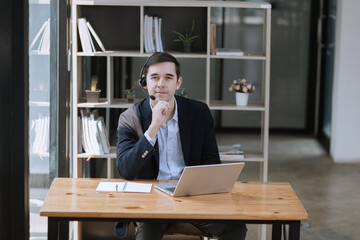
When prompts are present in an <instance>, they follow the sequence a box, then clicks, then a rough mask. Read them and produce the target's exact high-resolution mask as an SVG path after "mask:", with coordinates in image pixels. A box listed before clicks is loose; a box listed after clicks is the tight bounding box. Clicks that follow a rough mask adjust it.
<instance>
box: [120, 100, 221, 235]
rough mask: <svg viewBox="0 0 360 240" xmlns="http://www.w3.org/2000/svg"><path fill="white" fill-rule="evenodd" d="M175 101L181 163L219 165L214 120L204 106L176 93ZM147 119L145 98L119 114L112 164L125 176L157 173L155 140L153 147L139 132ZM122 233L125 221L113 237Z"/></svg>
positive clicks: (147, 176) (151, 176) (149, 114)
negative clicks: (181, 152) (114, 157)
mask: <svg viewBox="0 0 360 240" xmlns="http://www.w3.org/2000/svg"><path fill="white" fill-rule="evenodd" d="M176 102H177V106H178V119H179V131H180V140H181V146H182V151H183V155H184V161H185V165H186V166H193V165H205V164H219V163H220V157H219V151H218V147H217V143H216V138H215V131H214V122H213V118H212V115H211V112H210V109H209V108H208V106H207V105H206V104H205V103H202V102H199V101H196V100H192V99H188V98H183V97H179V96H176ZM151 119H152V111H151V108H150V104H149V98H146V99H144V100H142V101H141V102H139V103H136V104H135V105H134V106H133V107H132V108H129V109H127V110H126V111H125V112H123V113H122V114H121V115H120V117H119V124H118V129H117V131H118V142H117V151H116V165H117V168H118V171H119V174H120V175H121V176H123V177H124V178H125V179H128V180H131V179H156V177H157V175H158V172H159V152H158V149H157V147H158V144H157V142H156V144H155V146H154V147H153V146H152V145H151V144H150V143H149V142H148V140H147V139H146V137H145V136H144V135H143V134H144V132H145V131H146V130H147V129H148V128H149V126H150V124H151ZM139 128H141V129H139ZM124 234H125V235H124ZM126 234H127V224H124V223H117V225H116V228H115V236H117V237H125V236H126Z"/></svg>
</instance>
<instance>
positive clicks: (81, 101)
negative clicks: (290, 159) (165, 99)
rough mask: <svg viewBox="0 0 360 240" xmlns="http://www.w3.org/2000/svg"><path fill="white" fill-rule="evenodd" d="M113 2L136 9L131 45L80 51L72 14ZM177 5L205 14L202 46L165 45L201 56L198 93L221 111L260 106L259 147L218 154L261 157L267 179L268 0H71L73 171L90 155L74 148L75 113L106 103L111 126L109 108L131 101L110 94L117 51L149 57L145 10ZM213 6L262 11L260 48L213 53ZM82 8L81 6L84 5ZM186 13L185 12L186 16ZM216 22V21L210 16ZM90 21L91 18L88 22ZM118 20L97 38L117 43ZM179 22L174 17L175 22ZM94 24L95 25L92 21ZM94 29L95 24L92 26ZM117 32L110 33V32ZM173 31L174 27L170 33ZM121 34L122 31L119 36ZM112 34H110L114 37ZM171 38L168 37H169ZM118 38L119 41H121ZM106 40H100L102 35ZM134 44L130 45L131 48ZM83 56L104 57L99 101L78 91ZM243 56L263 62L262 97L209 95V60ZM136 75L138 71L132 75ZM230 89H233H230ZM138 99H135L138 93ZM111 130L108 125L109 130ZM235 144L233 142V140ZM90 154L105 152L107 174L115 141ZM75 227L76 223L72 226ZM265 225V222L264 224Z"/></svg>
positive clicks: (262, 172) (178, 54)
mask: <svg viewBox="0 0 360 240" xmlns="http://www.w3.org/2000/svg"><path fill="white" fill-rule="evenodd" d="M105 7H112V8H111V9H113V10H114V11H119V14H118V15H121V14H122V13H124V12H122V11H126V10H123V9H129V8H131V9H132V10H133V11H134V12H135V13H136V14H135V16H130V17H131V18H132V19H129V21H127V23H125V24H127V25H128V24H129V23H130V22H131V27H132V29H135V35H136V36H137V37H136V38H133V39H131V38H130V37H129V39H127V38H125V40H124V39H121V40H124V41H125V43H124V46H125V45H127V44H128V45H129V44H133V43H136V46H135V47H132V48H127V47H123V46H122V45H121V44H119V45H116V46H115V47H114V48H113V49H111V48H108V47H107V46H106V44H104V45H105V48H106V52H96V53H84V52H83V51H82V50H81V44H80V43H79V42H78V41H79V40H78V29H77V21H76V19H78V18H81V17H90V16H88V15H86V13H84V12H86V11H87V12H89V11H88V9H91V11H90V12H92V13H94V12H95V13H96V11H97V9H98V8H99V9H101V8H105ZM164 7H166V8H168V9H169V8H179V9H180V11H181V9H183V8H190V9H200V10H201V11H203V12H205V13H206V14H205V15H206V17H205V18H206V19H202V22H203V25H202V28H203V29H205V30H204V31H205V32H206V34H205V35H206V36H203V40H202V43H203V44H202V45H203V47H202V48H201V49H200V50H197V51H194V52H192V53H183V52H182V51H180V50H178V49H166V48H164V51H166V52H169V53H170V54H172V55H174V56H175V57H176V58H178V59H195V60H196V59H199V60H201V61H204V62H205V69H204V70H202V71H204V73H203V74H204V75H205V82H204V84H205V98H204V99H198V100H200V101H203V102H205V103H206V104H208V106H209V108H210V109H211V110H215V111H218V110H221V111H248V112H258V113H260V114H259V116H260V118H261V119H260V121H261V135H260V142H261V146H260V149H259V151H254V150H247V149H246V148H245V149H244V153H245V158H244V159H236V158H233V159H228V158H227V159H226V160H224V159H222V160H223V161H224V162H226V161H244V162H258V163H260V176H259V178H260V180H261V181H267V179H268V144H269V94H270V91H269V86H270V31H271V30H270V29H271V26H270V23H271V21H270V19H271V5H270V4H269V3H265V2H239V1H191V0H190V1H188V0H185V1H165V0H162V1H159V0H155V1H152V0H143V1H138V0H94V1H86V0H75V1H72V34H71V35H72V78H73V85H72V90H73V91H72V92H73V96H72V97H73V102H72V114H73V120H72V123H73V126H72V132H73V136H72V140H73V141H72V142H73V146H72V156H73V177H75V178H77V177H82V176H83V173H82V162H83V161H82V159H87V158H89V157H90V156H91V155H90V154H87V153H82V152H81V153H78V139H79V137H78V135H77V133H78V126H77V123H78V121H77V118H78V116H79V110H80V109H83V108H95V109H105V111H106V116H105V119H106V126H107V127H109V118H110V110H111V109H126V108H129V107H130V106H131V104H130V103H127V102H126V100H125V99H118V98H114V97H113V86H114V69H113V62H114V58H116V57H130V58H147V57H149V56H151V55H152V53H146V52H145V47H144V37H143V33H144V26H143V25H144V24H143V23H144V15H145V14H146V13H147V12H148V11H150V12H151V10H154V9H156V10H157V11H160V12H161V10H159V9H160V8H164ZM215 8H237V9H251V10H254V9H255V10H258V11H263V16H264V17H263V24H262V29H263V34H262V38H263V39H262V40H263V46H262V49H263V50H262V51H260V52H247V51H246V49H244V50H245V52H244V56H218V55H211V48H210V25H211V23H213V22H212V21H213V20H212V10H213V9H215ZM84 10H85V11H84ZM185 17H186V13H185V14H184V18H185ZM214 23H215V22H214ZM91 24H92V25H93V22H92V23H91ZM121 24H124V23H122V22H121V21H119V22H118V23H117V24H114V23H108V24H106V25H107V26H106V28H107V29H108V31H107V32H106V31H105V32H102V33H101V34H100V35H99V32H97V33H98V35H99V37H100V39H102V38H107V40H108V41H109V39H111V40H112V43H116V42H117V41H119V40H120V39H116V32H115V31H117V28H121ZM174 24H178V22H176V23H174ZM93 27H94V26H93ZM95 30H96V29H95ZM164 30H165V29H162V36H163V41H164V36H166V34H167V33H166V32H164ZM114 32H115V35H114V37H113V33H114ZM171 34H172V33H171ZM123 37H124V36H122V38H123ZM112 38H113V39H112ZM171 41H172V40H171ZM119 42H120V41H119ZM103 43H104V41H103ZM133 48H134V49H133ZM82 57H104V58H106V90H107V96H106V98H102V99H100V101H99V103H88V102H86V99H85V98H84V97H83V96H82V90H83V86H81V84H82V83H81V81H82V80H81V79H82V72H81V69H82V68H81V64H82V61H81V59H82ZM221 59H224V60H228V59H229V60H243V61H260V62H261V63H262V81H261V85H262V87H261V89H262V91H261V101H260V102H249V104H248V105H247V106H244V107H239V106H236V105H235V96H234V101H223V100H217V99H213V97H212V96H211V90H212V89H211V76H210V73H211V70H212V69H211V67H212V65H211V62H212V61H217V60H221ZM133 77H135V78H136V77H137V76H133ZM229 94H233V93H229ZM136 101H139V99H136V100H135V102H136ZM108 132H110V131H108ZM234 144H235V143H234ZM92 158H105V159H107V172H108V178H112V177H113V176H112V172H113V171H112V170H113V168H114V167H115V158H116V146H112V147H111V149H110V153H109V154H104V155H94V156H92ZM75 229H77V227H76V226H75ZM262 229H263V230H264V229H265V228H264V226H262ZM265 235H266V234H265V231H261V233H260V235H259V239H260V238H261V239H265V238H266V236H265ZM75 238H77V233H75Z"/></svg>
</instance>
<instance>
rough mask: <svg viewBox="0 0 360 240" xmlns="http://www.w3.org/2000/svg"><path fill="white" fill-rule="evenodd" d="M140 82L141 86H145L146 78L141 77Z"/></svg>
mask: <svg viewBox="0 0 360 240" xmlns="http://www.w3.org/2000/svg"><path fill="white" fill-rule="evenodd" d="M140 82H141V86H143V87H146V78H145V77H142V78H141V79H140Z"/></svg>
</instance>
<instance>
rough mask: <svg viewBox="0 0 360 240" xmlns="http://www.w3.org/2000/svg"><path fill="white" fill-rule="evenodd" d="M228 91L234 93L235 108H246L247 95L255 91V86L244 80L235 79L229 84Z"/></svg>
mask: <svg viewBox="0 0 360 240" xmlns="http://www.w3.org/2000/svg"><path fill="white" fill-rule="evenodd" d="M229 91H230V92H232V91H235V92H236V105H237V106H246V105H247V104H248V100H249V93H252V92H253V91H255V86H254V85H253V84H252V83H251V82H248V81H247V80H246V79H245V78H243V79H236V80H234V81H233V82H232V83H231V84H230V87H229Z"/></svg>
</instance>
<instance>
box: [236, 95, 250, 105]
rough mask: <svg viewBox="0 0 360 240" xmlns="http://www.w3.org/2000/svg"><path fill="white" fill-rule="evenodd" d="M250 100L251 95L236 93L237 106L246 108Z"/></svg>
mask: <svg viewBox="0 0 360 240" xmlns="http://www.w3.org/2000/svg"><path fill="white" fill-rule="evenodd" d="M248 100H249V93H242V92H237V93H236V105H237V106H246V105H247V104H248Z"/></svg>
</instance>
